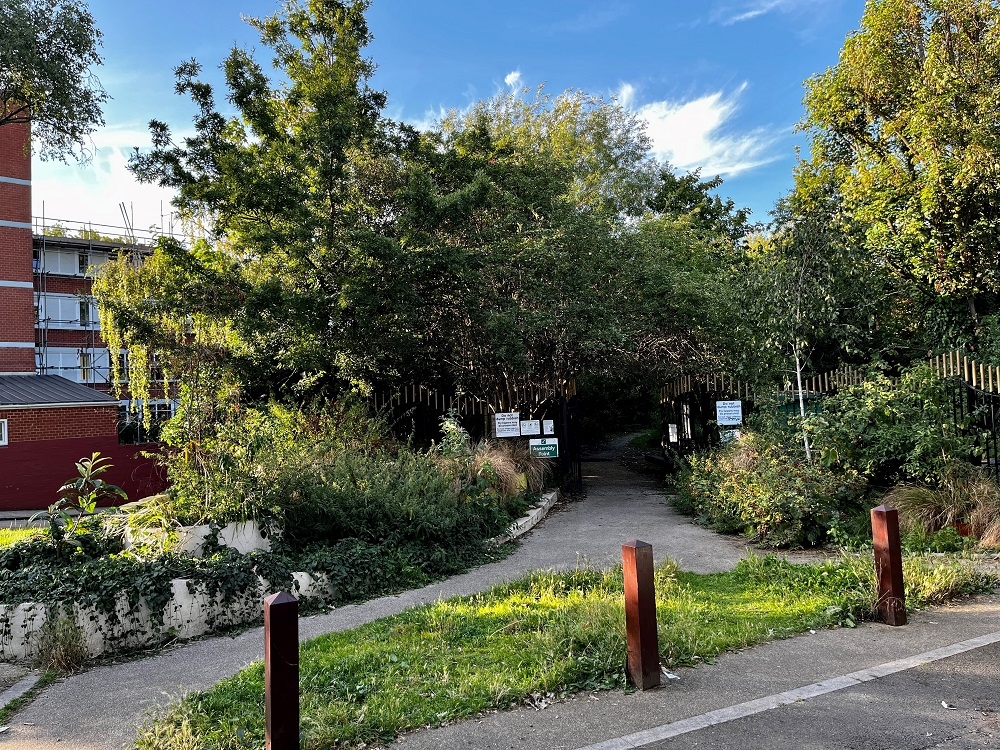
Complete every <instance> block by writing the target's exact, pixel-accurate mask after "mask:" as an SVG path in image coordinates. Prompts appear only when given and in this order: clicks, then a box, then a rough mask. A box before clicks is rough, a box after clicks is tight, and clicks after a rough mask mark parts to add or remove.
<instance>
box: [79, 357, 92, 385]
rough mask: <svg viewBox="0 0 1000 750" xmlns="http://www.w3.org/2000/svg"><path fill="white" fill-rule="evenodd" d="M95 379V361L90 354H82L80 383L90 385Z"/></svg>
mask: <svg viewBox="0 0 1000 750" xmlns="http://www.w3.org/2000/svg"><path fill="white" fill-rule="evenodd" d="M93 379H94V359H93V357H92V356H91V354H90V352H80V382H82V383H89V382H90V381H91V380H93Z"/></svg>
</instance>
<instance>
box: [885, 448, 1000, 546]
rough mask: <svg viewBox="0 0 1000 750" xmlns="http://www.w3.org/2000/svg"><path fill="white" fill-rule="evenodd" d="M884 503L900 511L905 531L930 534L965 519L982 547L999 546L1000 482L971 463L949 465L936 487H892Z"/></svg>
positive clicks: (901, 523) (900, 518)
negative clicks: (919, 530) (919, 531)
mask: <svg viewBox="0 0 1000 750" xmlns="http://www.w3.org/2000/svg"><path fill="white" fill-rule="evenodd" d="M885 502H886V503H887V504H888V505H890V506H892V507H894V508H896V509H897V510H899V520H900V525H901V526H902V527H903V528H904V529H905V530H910V531H912V530H916V529H922V530H923V531H926V532H928V533H933V532H935V531H939V530H941V529H943V528H945V527H946V526H951V525H953V524H956V523H960V522H967V523H968V524H969V525H970V527H971V532H972V535H973V536H975V537H976V538H978V539H979V540H980V541H981V543H982V544H983V545H984V546H989V547H997V546H1000V484H997V481H996V480H995V479H993V478H992V477H990V476H988V475H987V474H984V473H983V472H982V471H981V470H980V469H978V468H976V467H974V466H970V465H968V464H959V463H955V464H952V466H950V467H949V468H948V470H947V471H946V472H945V475H944V479H943V481H942V482H941V485H940V486H939V487H926V486H914V485H900V486H899V487H895V488H893V489H892V490H891V491H890V492H889V493H888V494H887V495H886V496H885Z"/></svg>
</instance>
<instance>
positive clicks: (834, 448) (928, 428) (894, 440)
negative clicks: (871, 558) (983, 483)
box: [802, 364, 974, 487]
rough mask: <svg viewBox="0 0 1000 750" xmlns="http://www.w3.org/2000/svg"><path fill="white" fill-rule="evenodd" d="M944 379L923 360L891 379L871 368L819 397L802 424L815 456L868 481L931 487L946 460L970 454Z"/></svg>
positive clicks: (962, 458)
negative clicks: (864, 376) (818, 411)
mask: <svg viewBox="0 0 1000 750" xmlns="http://www.w3.org/2000/svg"><path fill="white" fill-rule="evenodd" d="M947 387H948V386H947V383H946V381H944V380H941V379H940V378H939V377H938V376H937V375H935V374H934V372H933V371H932V370H931V368H930V367H929V366H928V365H925V364H920V365H917V366H915V367H912V368H911V369H909V370H907V371H905V372H904V373H903V375H902V377H900V379H899V380H898V381H896V380H893V379H891V378H889V377H887V376H886V375H885V374H884V373H873V374H872V375H871V376H870V377H869V378H868V379H867V380H865V381H864V382H862V383H859V384H856V385H851V386H847V387H845V388H842V389H841V390H840V391H839V392H837V393H836V394H834V395H831V396H829V397H828V398H826V399H825V400H824V401H823V411H822V413H821V414H813V415H810V416H807V417H806V419H805V420H804V423H803V425H802V427H803V429H804V430H805V431H806V433H807V434H808V435H809V436H810V439H811V441H812V445H813V448H814V449H815V451H816V452H817V453H818V454H819V456H820V460H821V461H822V462H823V463H824V464H825V465H826V466H827V467H829V468H831V469H833V470H834V471H837V472H838V473H848V472H857V473H858V474H860V475H861V476H862V477H864V478H865V479H866V480H868V481H869V482H870V483H872V484H874V485H876V486H880V487H889V486H891V485H893V484H894V483H896V482H899V481H911V482H912V481H916V482H925V483H928V484H931V485H937V484H939V483H940V482H941V481H942V480H943V479H944V473H945V471H946V470H947V468H948V466H949V464H951V463H952V462H953V461H956V460H958V461H968V459H969V458H970V457H971V456H972V455H973V442H974V441H973V436H972V435H969V434H965V433H963V431H962V430H963V428H965V427H967V425H966V424H965V423H956V422H955V415H954V411H953V409H952V403H951V397H950V395H949V394H948V392H947Z"/></svg>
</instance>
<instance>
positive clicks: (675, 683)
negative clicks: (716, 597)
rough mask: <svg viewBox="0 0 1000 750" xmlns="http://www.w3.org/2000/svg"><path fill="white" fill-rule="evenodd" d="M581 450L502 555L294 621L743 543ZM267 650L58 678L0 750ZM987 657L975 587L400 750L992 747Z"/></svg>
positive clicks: (990, 621)
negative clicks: (636, 550)
mask: <svg viewBox="0 0 1000 750" xmlns="http://www.w3.org/2000/svg"><path fill="white" fill-rule="evenodd" d="M591 458H592V459H593V460H592V461H589V462H586V463H585V464H584V481H585V485H586V488H587V493H586V497H585V498H583V499H582V500H579V501H576V502H565V503H563V504H560V505H557V506H556V508H555V509H553V511H552V512H551V513H550V515H549V517H548V518H547V519H546V520H545V521H544V522H543V523H541V524H540V525H539V526H537V527H536V528H535V529H534V530H533V531H531V532H530V533H529V534H527V535H526V536H525V537H523V538H522V540H521V544H520V546H519V548H518V549H517V551H516V552H514V554H512V555H511V556H510V557H508V558H506V559H505V560H502V561H499V562H496V563H492V564H490V565H485V566H482V567H480V568H477V569H475V570H472V571H469V572H468V573H465V574H462V575H459V576H455V577H453V578H450V579H448V580H446V581H441V582H439V583H436V584H433V585H430V586H427V587H425V588H423V589H419V590H415V591H409V592H406V593H403V594H400V595H397V596H388V597H383V598H381V599H376V600H373V601H370V602H367V603H364V604H360V605H352V606H346V607H342V608H339V609H337V610H334V611H332V612H330V613H328V614H323V615H316V616H313V617H307V618H303V619H302V621H301V622H300V637H301V638H302V639H303V640H304V639H306V638H310V637H313V636H316V635H319V634H321V633H324V632H330V631H335V630H343V629H347V628H351V627H354V626H357V625H360V624H363V623H365V622H369V621H371V620H374V619H377V618H379V617H383V616H385V615H388V614H393V613H395V612H399V611H401V610H403V609H406V608H408V607H411V606H414V605H417V604H421V603H424V602H429V601H434V600H436V599H438V598H447V597H450V596H455V595H461V594H470V593H474V592H476V591H480V590H482V589H485V588H488V587H489V586H491V585H493V584H494V583H496V582H499V581H503V580H509V579H511V578H515V577H517V576H519V575H521V574H523V573H524V572H526V571H528V570H532V569H539V568H541V569H545V568H563V569H564V568H572V567H574V566H576V565H578V564H580V563H581V562H590V563H593V564H595V565H606V564H615V563H617V562H619V561H620V559H621V545H622V543H624V542H626V541H629V540H632V539H637V538H638V539H642V540H644V541H647V542H649V543H651V544H652V545H653V550H654V555H655V557H656V559H657V560H660V559H662V558H663V557H671V558H673V559H674V560H676V561H677V562H678V563H679V564H680V565H681V567H682V568H684V569H686V570H692V571H696V572H715V571H720V570H727V569H729V568H731V567H733V566H734V565H735V564H736V562H737V561H738V560H739V559H740V558H741V557H743V556H744V555H745V554H746V549H745V547H744V545H743V544H742V543H740V542H739V541H738V540H734V539H731V538H727V537H721V536H718V535H716V534H714V533H712V532H710V531H708V530H706V529H703V528H700V527H697V526H694V525H692V524H691V523H689V521H688V520H687V519H686V518H684V517H682V516H679V515H678V514H677V513H675V512H674V511H673V510H672V509H671V508H670V507H669V505H668V504H667V502H666V500H665V499H664V497H663V495H662V494H661V492H660V491H659V489H658V488H657V485H656V483H655V482H653V481H652V480H650V479H647V478H644V477H641V476H639V475H636V474H634V473H633V472H630V471H628V470H627V469H625V468H623V467H622V466H621V464H620V463H619V462H617V461H616V460H614V455H613V453H608V454H605V455H595V456H592V457H591ZM980 637H983V638H982V640H980V641H971V642H970V639H975V638H980ZM994 638H995V639H994ZM955 644H958V645H955ZM942 648H945V650H944V651H941V649H942ZM262 650H263V646H262V631H261V629H260V628H253V629H251V630H248V631H246V632H244V633H242V634H240V635H238V636H236V637H234V638H228V637H217V638H208V639H204V640H200V641H196V642H193V643H189V644H186V645H182V646H178V647H174V648H170V649H168V650H166V651H164V652H162V653H159V654H157V655H155V656H152V657H149V658H146V659H139V660H134V661H129V662H124V663H120V664H115V665H109V666H102V667H98V668H95V669H91V670H90V671H88V672H85V673H83V674H80V675H75V676H72V677H69V678H66V679H64V680H60V681H58V682H56V683H54V684H53V685H51V686H49V687H48V688H46V689H45V691H44V692H42V693H41V694H40V695H39V696H38V697H36V698H35V700H34V701H33V702H32V704H31V705H29V706H28V707H27V708H25V709H24V710H22V711H21V712H19V713H18V714H17V715H15V716H14V717H13V718H12V719H11V722H10V728H9V730H8V731H7V732H5V733H2V734H0V750H3V749H4V748H17V749H18V750H54V749H55V748H60V749H61V748H67V747H71V748H79V750H119V749H120V748H123V747H131V746H132V743H133V741H134V737H135V727H136V725H137V724H138V723H139V722H141V721H142V719H143V717H144V716H145V715H146V714H147V712H148V711H149V710H150V709H152V708H154V707H156V706H162V705H165V704H166V703H168V702H169V701H170V699H171V698H175V697H179V696H180V695H182V694H183V693H184V692H187V691H190V690H199V689H204V688H207V687H209V686H211V685H212V684H214V683H215V682H217V681H218V680H219V679H221V678H223V677H226V676H229V675H231V674H233V673H235V672H237V671H238V670H240V669H241V668H242V667H244V666H245V665H246V664H248V663H250V662H253V661H258V660H260V659H261V658H262V657H263V653H262ZM998 656H1000V596H985V597H979V598H978V599H975V600H971V601H967V602H964V603H961V604H959V605H957V606H950V607H942V608H937V609H934V610H925V611H923V612H918V613H915V614H914V615H912V616H911V623H910V624H909V625H907V626H905V627H902V628H889V627H887V626H882V625H862V626H861V627H859V628H857V629H852V630H847V629H839V630H825V631H820V632H817V633H815V634H806V635H802V636H798V637H795V638H791V639H787V640H782V641H775V642H772V643H768V644H765V645H762V646H758V647H756V648H752V649H748V650H746V651H743V652H739V653H733V654H726V655H724V656H722V657H720V658H718V659H717V660H716V661H715V663H714V664H710V665H705V666H702V667H700V668H698V669H686V670H682V671H680V672H678V673H677V677H678V678H679V679H672V680H668V681H666V682H667V684H666V685H665V686H664V687H662V688H660V689H657V690H650V691H646V692H643V693H632V694H628V695H626V694H624V693H622V692H620V691H613V692H604V693H596V694H592V695H591V694H584V695H580V696H577V697H575V698H572V699H569V700H566V701H563V702H555V703H551V704H550V705H548V707H547V708H545V709H544V710H534V709H531V708H522V709H519V710H514V711H506V712H500V713H493V714H488V715H486V716H483V717H480V718H477V719H473V720H470V721H465V722H460V723H457V724H453V725H450V726H446V727H442V728H437V729H428V730H424V731H420V732H415V733H412V734H410V735H407V736H405V737H403V738H401V740H400V741H399V744H400V746H401V747H403V748H406V749H407V750H421V749H423V748H485V749H489V748H505V749H506V748H538V749H539V750H542V749H546V750H555V749H556V748H566V749H568V750H574V749H581V748H587V750H622V749H624V748H634V747H650V748H661V747H664V748H665V747H669V748H689V747H700V748H725V749H729V748H733V750H740V749H742V748H747V749H748V750H750V749H751V748H776V749H777V748H845V749H846V748H851V749H852V750H853V749H854V748H864V749H865V750H867V749H868V748H883V747H884V748H886V749H888V748H914V749H916V748H938V747H940V748H949V749H952V748H958V749H960V750H965V748H981V747H996V748H1000V714H998V712H1000V707H998V696H1000V679H998V677H1000V674H998V658H997V657H998ZM913 657H917V658H916V659H913ZM900 660H909V661H903V662H900ZM884 665H889V666H884ZM838 678H839V679H838ZM831 680H832V681H831ZM817 683H818V684H819V687H817ZM789 691H792V692H791V693H789ZM942 701H944V703H945V704H946V705H947V706H948V707H945V705H942Z"/></svg>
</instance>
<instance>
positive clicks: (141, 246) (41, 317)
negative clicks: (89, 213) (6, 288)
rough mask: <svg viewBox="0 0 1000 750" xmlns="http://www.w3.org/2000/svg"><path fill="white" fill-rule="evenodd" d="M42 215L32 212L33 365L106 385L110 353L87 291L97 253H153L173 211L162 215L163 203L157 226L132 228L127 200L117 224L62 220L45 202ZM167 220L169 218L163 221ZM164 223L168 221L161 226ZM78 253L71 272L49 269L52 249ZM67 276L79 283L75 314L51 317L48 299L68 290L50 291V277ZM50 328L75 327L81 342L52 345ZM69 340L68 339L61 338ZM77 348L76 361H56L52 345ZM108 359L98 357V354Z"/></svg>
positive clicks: (170, 231)
mask: <svg viewBox="0 0 1000 750" xmlns="http://www.w3.org/2000/svg"><path fill="white" fill-rule="evenodd" d="M42 206H43V207H42V215H41V216H40V217H38V216H36V217H32V270H33V274H34V277H35V284H34V287H35V299H34V306H35V357H36V370H37V371H38V373H39V374H41V375H46V374H54V375H66V374H68V373H69V372H70V371H75V372H76V373H78V376H77V377H72V378H70V379H72V380H77V381H79V382H82V383H83V384H85V385H88V386H91V387H93V388H96V389H101V390H107V389H108V388H109V387H110V385H111V382H110V381H111V370H112V361H111V357H112V356H117V353H115V354H114V355H113V354H112V352H111V351H110V350H109V349H108V348H107V347H106V346H105V344H104V341H103V340H102V338H101V335H100V321H99V320H98V319H97V315H96V314H95V312H94V310H93V296H92V295H91V294H90V284H91V282H92V280H93V276H92V270H93V268H94V266H95V265H96V264H95V263H94V259H95V258H99V257H100V256H101V255H103V254H107V257H108V258H111V257H114V256H115V255H117V254H120V253H122V252H126V253H128V254H129V255H130V256H132V258H133V260H134V262H138V261H139V259H140V258H141V257H142V256H144V255H147V254H148V253H149V252H151V248H152V246H153V244H154V243H155V242H156V240H157V238H158V237H160V236H162V235H167V236H171V237H174V236H177V235H176V234H175V225H174V221H175V218H176V216H175V214H172V213H171V214H169V215H168V216H164V214H163V212H162V206H161V214H160V226H159V227H153V228H151V229H150V230H148V231H144V230H140V231H136V229H135V227H134V224H133V221H132V219H131V216H130V214H129V212H127V211H126V208H125V204H120V205H119V209H120V210H121V214H122V220H123V223H122V225H120V226H115V225H108V224H95V223H92V222H78V221H70V220H65V219H52V218H48V217H46V216H45V209H44V203H43V204H42ZM164 219H167V221H164ZM165 224H167V226H164V225H165ZM56 252H59V253H70V254H74V253H75V254H76V257H77V264H76V266H75V268H73V270H72V271H71V272H67V270H66V268H64V267H62V266H60V267H59V268H58V269H57V270H55V271H54V270H52V266H53V265H54V264H53V263H51V262H49V261H50V260H51V259H53V258H54V253H56ZM51 277H59V278H69V279H76V280H79V281H80V286H79V288H78V289H77V290H75V291H74V292H71V293H72V294H74V295H75V296H77V297H78V300H79V303H78V304H77V305H76V306H75V307H76V309H77V311H78V314H77V316H76V317H69V318H67V317H65V315H64V314H60V315H59V317H53V315H52V314H51V310H52V308H53V307H54V306H55V305H53V304H52V302H53V301H54V299H55V295H57V294H58V295H63V296H65V295H66V294H67V291H65V289H64V290H63V291H58V292H57V291H54V290H50V278H51ZM53 330H64V331H73V332H74V333H80V332H82V333H83V336H82V339H77V340H76V343H78V344H79V346H76V347H73V346H72V344H70V345H69V346H65V345H64V346H60V347H56V346H55V343H57V342H55V341H53V340H52V339H53V337H52V335H51V332H52V331H53ZM64 343H68V342H64ZM56 348H60V349H73V348H75V349H76V358H75V363H73V364H67V363H66V362H65V361H64V360H63V359H62V358H60V360H59V362H58V364H56V363H54V362H53V361H52V360H53V356H52V355H53V352H52V350H54V349H56ZM105 356H106V358H107V362H103V361H102V357H105Z"/></svg>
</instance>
